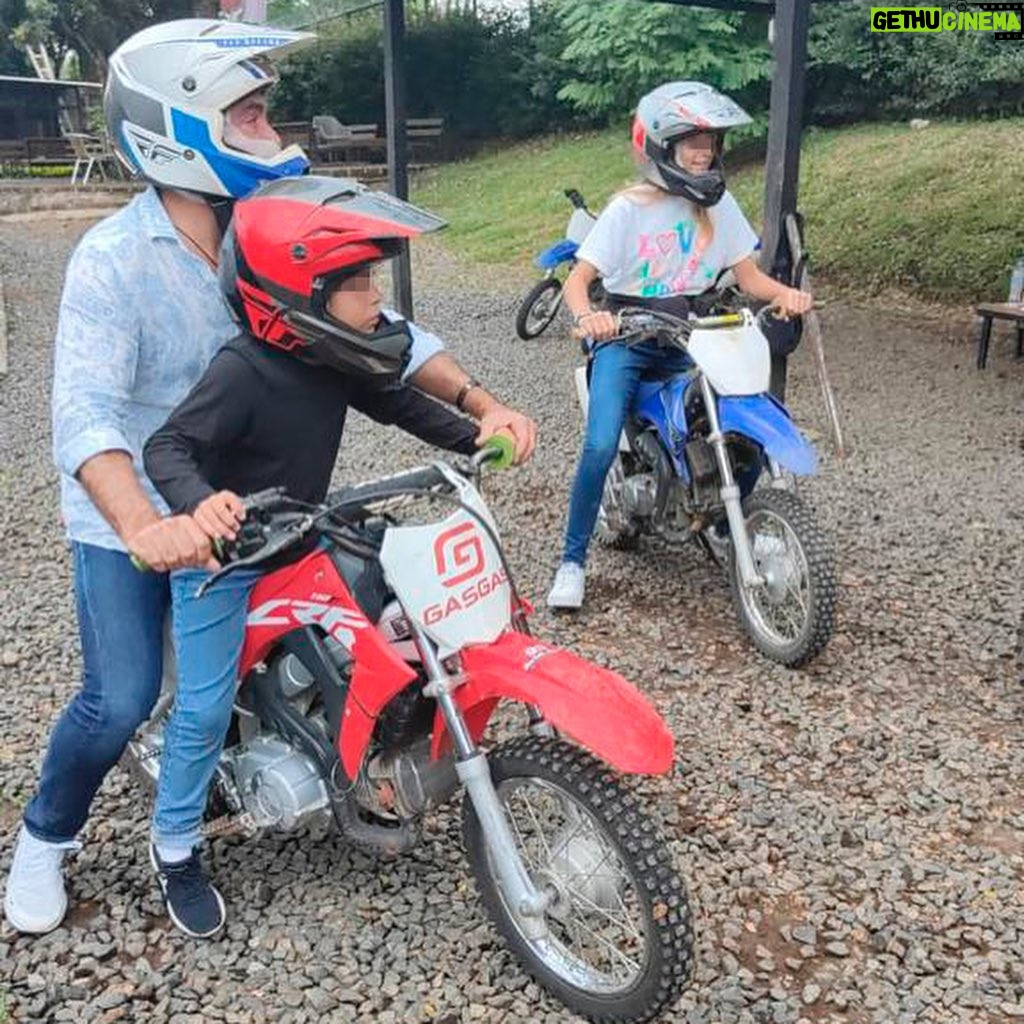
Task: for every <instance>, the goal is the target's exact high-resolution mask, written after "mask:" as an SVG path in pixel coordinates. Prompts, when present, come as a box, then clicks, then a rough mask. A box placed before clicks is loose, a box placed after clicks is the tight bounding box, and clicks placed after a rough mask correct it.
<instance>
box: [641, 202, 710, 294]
mask: <svg viewBox="0 0 1024 1024" xmlns="http://www.w3.org/2000/svg"><path fill="white" fill-rule="evenodd" d="M706 247H707V239H698V238H697V225H696V224H695V223H694V222H693V221H692V220H686V221H682V220H681V221H679V222H678V223H677V224H676V225H675V227H674V228H671V229H670V230H668V231H658V232H656V233H654V234H641V235H640V236H639V238H638V239H637V256H639V258H640V259H641V261H642V262H641V264H640V295H641V296H644V297H650V296H661V295H680V294H682V293H683V292H685V291H686V289H687V288H690V287H692V286H693V285H694V284H702V282H700V281H699V277H700V276H701V275H700V274H699V273H698V271H699V270H700V269H701V268H702V267H703V275H702V276H703V277H704V280H705V281H710V280H711V278H712V277H713V276H714V271H713V270H712V269H711V268H710V267H706V266H703V264H702V263H701V255H702V254H703V252H704V250H705V248H706ZM691 250H692V251H691ZM679 252H681V253H682V254H683V256H684V257H688V258H687V259H686V260H685V261H684V263H683V266H682V268H681V269H678V270H674V269H673V260H672V259H671V257H672V256H673V255H675V254H676V253H679Z"/></svg>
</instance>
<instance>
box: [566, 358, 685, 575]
mask: <svg viewBox="0 0 1024 1024" xmlns="http://www.w3.org/2000/svg"><path fill="white" fill-rule="evenodd" d="M690 365H692V364H691V363H690V361H689V359H688V358H687V356H686V354H685V353H684V352H682V351H681V350H680V349H676V348H664V347H661V346H659V345H657V344H656V343H654V342H644V343H643V344H640V345H622V344H614V343H613V344H611V345H602V346H601V347H600V348H599V349H598V350H597V352H596V353H595V355H594V361H593V365H592V366H591V372H590V407H589V411H588V413H587V433H586V437H585V438H584V441H583V452H582V454H581V455H580V462H579V466H578V467H577V469H576V479H575V481H574V482H573V485H572V498H571V500H570V502H569V524H568V526H567V528H566V531H565V549H564V553H563V555H562V560H563V561H565V562H575V563H576V564H577V565H583V564H584V562H585V561H586V559H587V547H588V545H589V544H590V536H591V534H592V533H593V532H594V524H595V523H596V522H597V512H598V509H599V508H600V507H601V494H602V492H603V490H604V479H605V477H606V476H607V475H608V470H609V469H611V465H612V463H613V462H614V461H615V454H616V452H617V451H618V450H619V435H620V434H621V433H622V427H623V425H624V424H625V422H626V414H627V413H628V412H629V409H630V408H631V406H632V405H633V399H634V398H635V397H636V391H637V386H638V385H639V383H640V375H641V374H642V373H643V372H644V371H645V370H654V369H656V370H658V371H659V372H662V373H664V374H665V376H670V375H672V374H674V373H680V372H682V371H683V370H685V369H686V368H687V366H690Z"/></svg>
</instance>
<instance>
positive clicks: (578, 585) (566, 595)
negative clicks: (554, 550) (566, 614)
mask: <svg viewBox="0 0 1024 1024" xmlns="http://www.w3.org/2000/svg"><path fill="white" fill-rule="evenodd" d="M585 585H586V574H585V573H584V571H583V566H582V565H577V564H576V563H575V562H563V563H562V564H561V565H560V566H559V567H558V572H556V573H555V581H554V583H552V584H551V590H550V591H548V607H549V608H579V607H580V606H581V605H582V604H583V590H584V587H585Z"/></svg>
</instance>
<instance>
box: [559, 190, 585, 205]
mask: <svg viewBox="0 0 1024 1024" xmlns="http://www.w3.org/2000/svg"><path fill="white" fill-rule="evenodd" d="M562 194H563V195H564V196H565V198H566V199H568V200H569V202H570V203H572V205H573V207H574V208H575V209H577V210H586V208H587V201H586V200H585V199H584V198H583V196H582V195H581V194H580V192H579V191H578V190H577V189H574V188H567V189H565V191H564V192H563V193H562Z"/></svg>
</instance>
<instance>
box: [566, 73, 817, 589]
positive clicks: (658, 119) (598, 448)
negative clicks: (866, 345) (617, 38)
mask: <svg viewBox="0 0 1024 1024" xmlns="http://www.w3.org/2000/svg"><path fill="white" fill-rule="evenodd" d="M749 121H750V118H749V117H748V116H747V114H746V113H745V112H744V111H743V110H742V109H741V108H740V107H739V106H737V105H736V104H735V103H733V101H732V100H730V99H729V98H728V97H727V96H723V95H722V94H721V93H719V92H717V91H716V90H715V89H712V88H711V87H710V86H707V85H703V84H701V83H700V82H670V83H668V84H667V85H662V86H660V87H659V88H657V89H655V90H654V91H653V92H651V93H648V94H647V95H646V96H645V97H644V98H643V99H642V100H641V101H640V104H639V106H638V107H637V112H636V119H635V120H634V122H633V147H634V149H635V150H636V154H637V156H638V163H639V165H640V171H641V173H642V175H643V177H644V179H645V180H644V181H643V182H642V183H640V184H638V185H635V186H633V187H632V188H628V189H626V190H625V191H623V192H621V193H620V194H619V195H617V196H616V197H615V198H614V199H613V200H612V201H611V202H610V203H609V204H608V206H607V207H606V208H605V209H604V211H603V212H602V213H601V216H600V217H599V218H598V220H597V223H596V224H595V225H594V227H593V228H592V229H591V232H590V234H589V235H588V236H587V238H586V240H585V241H584V243H583V244H582V245H581V246H580V249H579V252H578V253H577V262H576V266H575V268H574V269H573V271H572V273H571V274H570V275H569V278H568V280H567V281H566V283H565V302H566V304H567V305H568V307H569V311H570V312H571V313H572V315H573V328H574V334H575V335H576V337H577V338H592V339H594V340H595V341H605V340H607V339H608V338H613V337H615V335H616V334H617V333H618V325H617V323H616V319H615V316H614V313H612V312H609V311H607V310H596V309H593V308H591V305H590V300H589V292H588V289H589V287H590V285H591V284H592V283H593V282H594V280H595V279H596V278H598V277H600V278H601V279H602V282H603V284H604V288H605V292H606V293H607V295H608V305H609V307H610V308H611V309H615V308H616V307H619V306H622V305H634V306H635V305H651V306H655V307H658V308H661V309H663V310H666V311H667V312H670V313H675V314H676V315H679V316H685V315H686V314H687V313H688V312H689V310H690V309H691V308H692V305H691V300H692V299H693V297H695V296H697V295H699V294H700V293H701V292H704V291H706V290H707V289H708V288H710V287H711V286H712V285H714V283H715V281H716V279H717V278H718V276H719V274H720V273H721V272H722V271H723V270H725V269H727V268H730V267H731V268H732V270H733V272H734V273H735V275H736V280H737V283H738V285H739V287H740V289H741V290H742V291H744V292H745V293H746V294H748V295H751V296H753V297H754V298H758V299H764V300H766V301H768V302H771V303H772V304H773V305H774V306H775V307H776V308H777V309H778V311H779V313H780V314H781V315H782V316H794V315H799V314H801V313H805V312H806V311H807V310H808V309H810V308H811V296H810V295H809V294H807V293H806V292H802V291H798V290H797V289H796V288H790V287H788V286H786V285H784V284H782V283H781V282H779V281H775V280H773V279H772V278H770V277H768V276H767V275H766V274H764V273H762V272H761V271H760V270H759V269H758V267H757V264H756V263H755V262H754V257H753V253H754V248H755V246H756V245H757V236H756V235H755V234H754V231H753V229H752V228H751V226H750V224H749V223H748V222H747V219H746V217H744V216H743V213H742V211H741V210H740V208H739V206H738V205H737V203H736V200H735V199H733V197H732V195H730V193H729V192H728V191H726V188H725V178H724V176H723V173H722V164H721V154H722V139H723V136H724V134H725V131H726V129H728V128H731V127H734V126H735V125H739V124H746V123H748V122H749ZM685 365H686V358H685V356H684V355H683V353H682V352H681V351H679V350H678V349H667V348H659V347H658V346H657V345H656V344H655V343H654V342H650V343H645V344H641V345H629V346H627V345H604V346H602V347H601V348H599V349H597V351H596V353H595V355H594V359H593V365H592V366H591V376H590V408H589V412H588V414H587V429H586V437H585V439H584V442H583V452H582V454H581V455H580V462H579V466H578V467H577V470H576V479H575V481H574V483H573V488H572V498H571V501H570V504H569V522H568V525H567V527H566V534H565V548H564V551H563V555H562V564H561V565H560V567H559V569H558V572H557V573H556V575H555V580H554V583H553V585H552V587H551V592H550V593H549V594H548V605H549V606H550V607H552V608H579V607H580V605H581V604H582V603H583V590H584V572H583V566H584V563H585V561H586V556H587V546H588V545H589V543H590V536H591V534H592V533H593V531H594V524H595V522H596V521H597V513H598V509H599V508H600V505H601V494H602V491H603V489H604V480H605V477H606V476H607V474H608V470H609V469H610V468H611V465H612V462H613V461H614V459H615V454H616V452H617V450H618V443H619V435H620V433H621V431H622V427H623V424H624V423H625V419H626V414H627V412H628V410H629V408H630V405H631V404H632V402H633V398H634V395H635V394H636V388H637V384H638V382H639V380H640V375H641V374H642V373H643V372H644V371H646V370H651V369H657V370H662V371H664V372H665V373H666V374H670V373H674V372H678V371H680V370H681V369H683V368H684V366H685Z"/></svg>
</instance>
